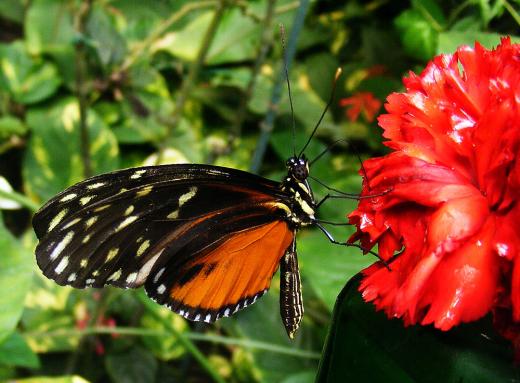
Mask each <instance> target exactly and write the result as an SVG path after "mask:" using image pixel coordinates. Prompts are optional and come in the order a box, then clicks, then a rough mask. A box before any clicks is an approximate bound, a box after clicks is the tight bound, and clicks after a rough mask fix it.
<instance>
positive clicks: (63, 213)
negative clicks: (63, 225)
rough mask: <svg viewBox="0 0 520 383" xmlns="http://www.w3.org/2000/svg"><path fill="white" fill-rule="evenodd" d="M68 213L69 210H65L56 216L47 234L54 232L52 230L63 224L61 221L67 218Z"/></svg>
mask: <svg viewBox="0 0 520 383" xmlns="http://www.w3.org/2000/svg"><path fill="white" fill-rule="evenodd" d="M68 211H69V209H63V210H61V211H60V212H59V213H58V214H56V216H55V217H54V218H53V219H52V220H51V222H50V223H49V228H48V229H47V232H50V231H52V229H54V228H55V227H56V226H57V225H58V224H59V223H60V222H61V220H62V219H63V218H64V217H65V215H66V214H67V212H68Z"/></svg>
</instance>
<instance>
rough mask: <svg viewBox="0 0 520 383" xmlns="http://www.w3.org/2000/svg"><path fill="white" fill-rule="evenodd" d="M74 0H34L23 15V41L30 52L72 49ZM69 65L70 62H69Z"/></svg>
mask: <svg viewBox="0 0 520 383" xmlns="http://www.w3.org/2000/svg"><path fill="white" fill-rule="evenodd" d="M74 10H75V9H74V2H73V1H70V0H66V1H62V0H34V1H31V6H30V7H29V8H28V10H27V14H26V16H25V26H24V31H25V41H26V44H27V49H28V50H29V52H31V54H42V53H52V52H55V51H62V50H64V49H67V48H69V49H73V44H72V43H73V40H74V37H75V35H76V32H75V31H74V26H73V12H74ZM69 65H70V62H69Z"/></svg>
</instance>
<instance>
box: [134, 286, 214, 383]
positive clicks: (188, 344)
mask: <svg viewBox="0 0 520 383" xmlns="http://www.w3.org/2000/svg"><path fill="white" fill-rule="evenodd" d="M137 297H138V298H139V300H140V301H141V303H142V304H143V305H144V306H145V307H146V308H147V309H148V312H149V313H150V314H151V315H153V316H154V317H155V318H156V319H157V320H158V321H160V322H161V323H162V324H163V325H164V326H165V327H166V328H167V329H168V331H169V332H170V333H171V334H173V336H174V337H175V338H176V339H177V340H178V341H179V343H180V344H181V345H182V346H183V347H184V348H185V349H186V351H188V352H189V353H190V354H191V355H192V356H193V357H194V358H195V359H196V360H197V362H199V364H200V365H201V367H202V368H204V369H205V370H206V372H207V373H208V374H209V375H210V376H211V378H212V379H213V380H214V381H215V382H218V383H224V379H222V377H221V376H220V375H219V374H218V372H217V371H215V369H214V368H213V366H212V365H211V363H210V362H209V360H208V359H207V358H206V357H205V356H204V354H202V352H200V350H199V349H198V348H197V346H196V345H195V344H193V342H192V341H191V340H189V339H188V338H187V337H186V336H185V335H184V334H183V333H181V332H179V331H177V329H176V328H175V327H174V326H172V324H171V322H170V321H168V320H167V319H166V318H163V317H162V316H160V315H158V314H157V305H156V304H155V303H154V302H152V301H151V300H150V299H148V297H146V296H144V294H138V295H137Z"/></svg>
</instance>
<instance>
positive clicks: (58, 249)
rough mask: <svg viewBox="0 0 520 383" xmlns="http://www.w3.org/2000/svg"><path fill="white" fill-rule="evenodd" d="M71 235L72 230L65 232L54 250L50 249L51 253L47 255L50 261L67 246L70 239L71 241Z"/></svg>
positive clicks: (72, 233)
mask: <svg viewBox="0 0 520 383" xmlns="http://www.w3.org/2000/svg"><path fill="white" fill-rule="evenodd" d="M72 237H74V232H73V231H69V232H68V233H67V234H65V237H63V239H62V240H61V241H60V242H59V243H58V244H57V245H56V247H55V248H54V250H52V253H51V255H50V256H49V258H50V259H51V261H53V260H55V259H56V258H57V257H58V255H60V253H61V252H62V251H63V249H65V247H67V245H68V244H69V243H70V241H72Z"/></svg>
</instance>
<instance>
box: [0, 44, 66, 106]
mask: <svg viewBox="0 0 520 383" xmlns="http://www.w3.org/2000/svg"><path fill="white" fill-rule="evenodd" d="M0 69H1V70H0V86H1V87H3V88H4V89H6V90H7V91H8V92H9V94H10V95H11V97H12V98H13V100H14V101H16V102H19V103H21V104H33V103H36V102H39V101H42V100H44V99H46V98H48V97H50V96H51V95H53V94H54V92H56V90H57V89H58V86H59V85H60V83H61V80H60V78H59V77H58V71H57V69H56V67H55V66H54V65H53V64H51V63H49V62H44V61H41V60H35V59H33V58H31V56H29V54H28V53H27V51H26V50H25V46H24V44H23V43H22V42H15V43H12V44H9V45H0Z"/></svg>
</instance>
